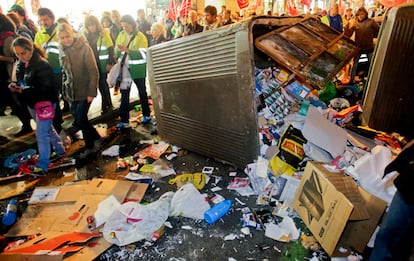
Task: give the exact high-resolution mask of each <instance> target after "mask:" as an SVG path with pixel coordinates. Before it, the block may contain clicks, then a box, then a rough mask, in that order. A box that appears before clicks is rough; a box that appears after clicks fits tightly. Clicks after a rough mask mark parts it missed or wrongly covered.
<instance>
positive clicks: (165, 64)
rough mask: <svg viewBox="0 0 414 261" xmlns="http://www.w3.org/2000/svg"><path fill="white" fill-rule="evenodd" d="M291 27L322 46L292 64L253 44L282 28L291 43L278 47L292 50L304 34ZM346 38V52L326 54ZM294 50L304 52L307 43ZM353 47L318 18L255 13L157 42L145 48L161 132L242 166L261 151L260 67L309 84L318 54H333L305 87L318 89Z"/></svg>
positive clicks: (185, 145)
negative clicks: (280, 69) (283, 70)
mask: <svg viewBox="0 0 414 261" xmlns="http://www.w3.org/2000/svg"><path fill="white" fill-rule="evenodd" d="M295 26H296V28H295ZM298 27H300V28H298ZM289 29H292V30H291V31H286V30H289ZM293 29H300V30H299V31H301V33H303V32H306V33H307V35H306V36H307V37H310V38H307V39H313V40H314V41H323V44H320V48H319V49H315V50H313V51H311V52H309V50H303V53H304V54H305V56H303V57H302V58H303V59H302V60H301V61H300V62H299V63H295V66H292V65H291V63H289V61H288V60H289V58H286V57H283V55H282V56H278V55H277V53H276V54H272V53H271V52H270V53H265V51H266V48H267V47H266V45H265V44H264V45H262V46H261V47H262V48H261V49H263V50H259V49H258V48H256V47H255V44H254V43H255V40H256V39H258V38H259V37H266V34H275V33H276V34H277V35H278V33H281V34H282V33H285V36H281V38H283V39H285V40H286V42H287V43H289V44H290V45H289V46H282V47H281V48H282V49H283V48H292V46H295V43H294V41H295V40H294V39H302V38H303V37H300V36H296V37H293V36H294V35H293V34H295V32H294V31H295V30H293ZM296 31H297V30H296ZM272 32H273V33H272ZM296 33H297V32H296ZM287 35H291V36H292V37H293V38H292V39H291V38H290V37H287ZM315 39H316V40H315ZM341 41H342V42H346V44H347V45H348V47H350V49H349V50H347V51H346V55H344V56H343V57H336V58H332V57H331V56H332V55H331V54H328V51H329V50H333V49H335V48H337V47H338V45H341ZM350 43H351V44H350ZM310 46H312V45H310ZM296 47H297V48H296V49H298V50H299V49H300V50H302V49H303V48H305V47H306V46H305V45H302V46H296ZM348 47H347V48H348ZM308 49H309V48H308ZM345 49H346V48H345ZM355 50H356V49H355V46H354V45H353V44H352V42H351V41H349V40H344V39H343V37H342V35H340V34H339V33H337V32H336V31H334V30H332V29H330V28H329V27H328V26H326V25H324V24H322V23H321V22H320V21H319V20H318V19H317V18H304V17H293V18H288V17H256V18H253V19H250V20H247V21H244V22H241V23H237V24H233V25H230V26H227V27H224V28H220V29H217V30H214V31H209V32H203V33H199V34H196V35H191V36H188V37H184V38H180V39H176V40H173V41H170V42H166V43H163V44H159V45H155V46H153V47H151V48H149V50H148V68H149V69H148V70H149V81H150V86H151V95H152V99H153V106H154V111H155V116H156V119H157V126H158V131H159V134H160V136H161V138H162V139H163V140H166V141H168V142H170V143H172V144H175V145H178V146H181V147H183V148H185V149H188V150H191V151H194V152H198V153H200V154H202V155H206V156H209V157H213V158H216V159H218V160H222V161H226V162H229V163H232V164H234V165H237V166H239V167H242V166H245V165H246V164H248V163H251V162H253V161H254V160H256V159H257V156H258V155H259V148H260V144H259V134H258V128H259V126H258V122H257V119H258V118H257V113H258V111H257V106H258V103H259V102H258V97H256V94H255V74H254V73H255V66H261V65H260V64H262V63H267V64H270V63H278V64H282V65H283V66H285V67H287V69H288V70H290V71H291V72H292V73H293V74H294V75H296V76H297V77H298V78H301V79H305V81H307V80H306V78H307V77H308V75H310V73H312V72H314V71H315V70H313V69H314V67H315V66H316V64H320V62H321V61H324V58H321V56H329V58H330V59H334V60H335V64H334V65H332V66H331V67H330V68H329V69H328V72H327V73H326V72H325V73H326V75H323V76H320V77H319V78H317V79H310V81H309V82H308V84H309V85H311V86H313V87H315V85H317V84H318V83H320V82H324V81H325V78H328V77H332V75H334V74H335V73H337V72H338V71H339V70H340V68H341V66H342V65H343V64H344V63H345V62H346V61H345V60H346V59H350V57H352V55H353V52H354V51H355ZM286 51H289V50H286ZM329 52H330V51H329ZM313 65H315V66H313ZM289 67H291V68H289ZM303 68H305V69H306V70H304V69H303ZM302 71H303V73H302ZM305 71H306V72H305ZM312 75H313V76H315V74H312Z"/></svg>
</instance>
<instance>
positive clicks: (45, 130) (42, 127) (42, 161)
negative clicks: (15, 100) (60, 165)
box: [28, 104, 65, 171]
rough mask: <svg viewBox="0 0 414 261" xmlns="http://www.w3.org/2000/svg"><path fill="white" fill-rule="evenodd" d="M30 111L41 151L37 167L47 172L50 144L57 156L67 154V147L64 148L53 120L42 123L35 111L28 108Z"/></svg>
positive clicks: (38, 147) (54, 105)
mask: <svg viewBox="0 0 414 261" xmlns="http://www.w3.org/2000/svg"><path fill="white" fill-rule="evenodd" d="M53 107H54V108H56V104H53ZM28 110H29V113H30V115H31V116H32V118H33V119H35V120H36V140H37V149H38V150H39V158H38V160H37V164H36V167H38V168H41V169H43V170H45V171H47V169H48V167H49V163H50V160H49V157H50V144H52V147H53V150H54V151H55V152H56V153H57V154H63V153H65V147H64V146H63V141H62V139H61V138H60V136H59V135H58V134H57V132H56V130H55V128H54V127H53V125H52V122H53V120H42V121H41V120H39V119H38V118H37V116H36V110H35V109H32V108H30V107H28Z"/></svg>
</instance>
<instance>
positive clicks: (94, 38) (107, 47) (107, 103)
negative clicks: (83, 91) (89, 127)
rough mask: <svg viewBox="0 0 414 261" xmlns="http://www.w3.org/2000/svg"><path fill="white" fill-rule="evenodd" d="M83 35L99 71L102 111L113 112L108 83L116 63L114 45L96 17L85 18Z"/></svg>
mask: <svg viewBox="0 0 414 261" xmlns="http://www.w3.org/2000/svg"><path fill="white" fill-rule="evenodd" d="M83 34H84V36H85V38H86V40H87V41H88V43H89V45H90V46H91V48H92V50H93V54H94V56H95V60H96V63H97V65H98V69H99V92H100V93H101V99H102V101H101V110H102V113H106V112H108V111H111V110H112V100H111V93H110V92H109V86H108V83H107V81H106V79H107V77H108V72H109V70H110V69H111V67H112V64H114V63H115V58H114V44H113V42H112V40H111V36H110V34H109V31H107V30H104V29H103V28H102V26H101V24H100V23H99V20H98V18H97V17H96V16H93V15H90V16H87V17H85V22H84V30H83Z"/></svg>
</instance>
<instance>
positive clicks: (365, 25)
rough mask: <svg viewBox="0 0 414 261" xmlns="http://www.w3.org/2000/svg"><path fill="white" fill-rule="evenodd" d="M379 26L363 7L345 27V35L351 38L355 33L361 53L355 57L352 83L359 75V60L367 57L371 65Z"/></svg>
mask: <svg viewBox="0 0 414 261" xmlns="http://www.w3.org/2000/svg"><path fill="white" fill-rule="evenodd" d="M379 28H380V27H379V25H378V23H377V22H375V20H374V19H371V18H368V11H367V10H366V9H365V8H364V7H361V8H359V9H358V10H357V12H356V13H355V18H353V19H351V20H350V21H349V22H348V23H347V24H346V25H345V27H344V31H345V32H344V34H345V36H347V37H351V36H352V34H354V33H355V42H356V45H357V46H358V47H359V53H358V54H357V56H356V57H354V65H353V66H352V72H351V80H350V83H353V82H354V79H355V76H356V74H357V69H358V63H359V59H360V57H361V56H362V55H366V56H367V59H368V64H369V65H370V64H371V61H372V55H373V53H374V38H376V37H377V36H378V32H379Z"/></svg>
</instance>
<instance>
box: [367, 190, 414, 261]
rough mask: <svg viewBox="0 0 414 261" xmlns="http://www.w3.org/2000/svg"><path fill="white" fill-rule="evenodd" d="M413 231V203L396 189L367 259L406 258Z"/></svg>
mask: <svg viewBox="0 0 414 261" xmlns="http://www.w3.org/2000/svg"><path fill="white" fill-rule="evenodd" d="M413 231H414V204H407V203H406V202H405V201H404V199H403V198H402V196H401V194H400V193H399V192H398V191H397V192H396V193H395V196H394V198H393V199H392V202H391V205H390V207H389V209H388V212H387V215H386V217H385V219H384V221H383V222H382V223H381V226H380V229H379V231H378V234H377V237H376V238H375V244H374V249H373V251H372V253H371V256H370V259H369V260H371V261H382V260H396V261H397V260H398V261H399V260H408V257H409V255H410V253H411V243H412V242H413V239H414V235H413Z"/></svg>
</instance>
